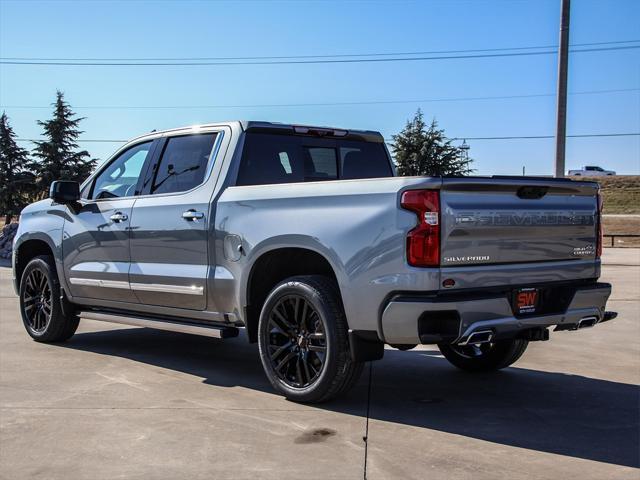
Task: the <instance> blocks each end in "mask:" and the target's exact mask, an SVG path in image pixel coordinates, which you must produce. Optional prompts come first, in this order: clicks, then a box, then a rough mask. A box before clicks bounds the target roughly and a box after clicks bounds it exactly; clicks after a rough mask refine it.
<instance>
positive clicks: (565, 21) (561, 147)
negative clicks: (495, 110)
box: [555, 0, 570, 177]
mask: <svg viewBox="0 0 640 480" xmlns="http://www.w3.org/2000/svg"><path fill="white" fill-rule="evenodd" d="M560 3H561V6H560V44H559V47H558V98H557V102H558V103H557V114H556V115H557V124H556V171H555V176H556V177H564V174H565V162H564V154H565V144H566V140H567V75H568V73H569V13H570V7H569V4H570V0H560Z"/></svg>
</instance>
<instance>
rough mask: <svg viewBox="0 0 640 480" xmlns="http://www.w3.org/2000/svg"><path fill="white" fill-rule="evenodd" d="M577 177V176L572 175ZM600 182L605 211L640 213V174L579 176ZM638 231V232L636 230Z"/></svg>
mask: <svg viewBox="0 0 640 480" xmlns="http://www.w3.org/2000/svg"><path fill="white" fill-rule="evenodd" d="M571 178H573V179H576V177H571ZM579 178H580V180H582V179H584V180H592V181H594V182H598V183H599V184H600V192H601V193H602V196H603V199H604V213H605V214H607V213H627V214H640V176H635V175H617V176H612V177H579ZM636 233H638V232H636Z"/></svg>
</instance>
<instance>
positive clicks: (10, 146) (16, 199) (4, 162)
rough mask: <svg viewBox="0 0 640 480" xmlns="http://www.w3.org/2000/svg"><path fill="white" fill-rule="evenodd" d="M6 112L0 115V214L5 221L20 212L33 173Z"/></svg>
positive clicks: (30, 184)
mask: <svg viewBox="0 0 640 480" xmlns="http://www.w3.org/2000/svg"><path fill="white" fill-rule="evenodd" d="M15 137H16V135H15V133H13V129H12V128H11V126H10V125H9V118H8V117H7V115H6V113H4V112H3V113H2V116H0V214H4V215H5V223H9V222H11V218H12V217H13V216H15V215H18V214H20V210H22V209H23V208H24V206H25V205H26V204H27V202H28V195H29V193H30V192H31V191H32V184H33V174H32V173H31V172H30V171H29V169H28V165H29V156H28V153H27V151H26V150H25V149H24V148H20V147H19V146H18V144H17V143H16V140H15Z"/></svg>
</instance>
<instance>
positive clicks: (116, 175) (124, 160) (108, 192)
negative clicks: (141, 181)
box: [91, 142, 153, 199]
mask: <svg viewBox="0 0 640 480" xmlns="http://www.w3.org/2000/svg"><path fill="white" fill-rule="evenodd" d="M152 143H153V142H145V143H140V144H138V145H136V146H135V147H131V148H130V149H129V150H126V151H125V152H123V153H122V154H120V156H118V157H117V158H116V159H115V160H114V161H112V162H111V163H110V164H109V165H108V166H107V167H106V168H105V169H104V170H103V171H102V172H100V173H99V174H98V176H97V177H96V179H95V180H94V182H93V185H94V186H93V191H92V194H91V198H93V199H100V198H115V197H131V196H133V195H136V193H137V192H136V191H135V189H136V185H137V184H138V178H139V177H140V172H141V171H142V166H143V165H144V162H145V160H146V159H147V155H149V150H150V149H151V144H152Z"/></svg>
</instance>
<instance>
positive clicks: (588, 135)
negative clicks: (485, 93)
mask: <svg viewBox="0 0 640 480" xmlns="http://www.w3.org/2000/svg"><path fill="white" fill-rule="evenodd" d="M637 136H640V132H637V133H636V132H631V133H629V132H620V133H585V134H576V135H567V137H571V138H592V137H637ZM545 138H555V136H554V135H522V136H502V137H451V140H532V139H533V140H537V139H545ZM43 140H44V139H41V138H40V139H38V138H16V141H18V142H41V141H43ZM385 141H393V139H391V138H385ZM126 142H128V140H107V139H95V138H93V139H86V140H84V139H80V140H78V143H126Z"/></svg>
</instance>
